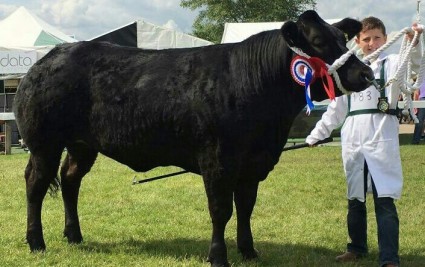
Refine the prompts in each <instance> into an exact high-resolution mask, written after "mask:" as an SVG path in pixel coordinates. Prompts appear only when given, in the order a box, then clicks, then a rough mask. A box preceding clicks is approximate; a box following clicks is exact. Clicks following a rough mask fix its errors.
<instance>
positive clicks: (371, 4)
mask: <svg viewBox="0 0 425 267" xmlns="http://www.w3.org/2000/svg"><path fill="white" fill-rule="evenodd" d="M316 2H317V11H318V13H319V15H320V16H321V17H322V18H325V19H333V18H343V17H357V18H359V19H362V18H363V17H366V16H370V15H373V16H377V17H379V18H381V19H382V20H383V21H384V23H385V24H386V26H387V30H388V32H391V31H399V30H401V29H403V28H404V27H407V26H410V25H411V23H412V22H413V20H414V19H415V18H416V4H417V1H416V0H404V1H401V0H373V1H372V0H344V1H338V0H318V1H316ZM422 2H423V3H422V8H421V14H425V13H424V12H423V11H422V10H425V0H424V1H422ZM19 6H25V7H26V8H27V9H28V10H30V11H32V12H33V13H35V14H36V15H38V16H39V17H40V18H41V19H43V20H44V21H46V22H47V23H49V24H51V25H53V26H55V27H57V28H58V29H59V30H61V31H62V32H64V33H66V34H69V35H74V36H75V38H76V39H78V40H85V39H89V38H91V37H94V36H97V35H100V34H102V33H105V32H107V31H110V30H112V29H115V28H118V27H120V26H122V25H125V24H128V23H130V22H132V21H134V20H137V19H143V20H146V21H148V22H151V23H154V24H157V25H165V24H168V25H169V26H171V27H173V28H175V29H178V30H180V31H183V32H186V33H190V32H191V31H192V23H193V20H194V18H195V17H196V15H197V13H196V12H192V11H190V10H188V9H183V8H181V7H180V0H120V1H118V0H2V1H1V2H0V20H1V19H4V18H5V17H7V16H8V15H9V14H11V13H12V12H13V11H14V10H16V9H17V8H18V7H19ZM422 20H423V23H424V24H425V17H424V18H422Z"/></svg>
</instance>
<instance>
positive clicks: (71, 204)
mask: <svg viewBox="0 0 425 267" xmlns="http://www.w3.org/2000/svg"><path fill="white" fill-rule="evenodd" d="M67 149H68V153H67V155H66V157H65V159H64V161H63V163H62V168H61V186H62V199H63V202H64V206H65V228H64V231H63V234H64V236H65V237H66V238H67V239H68V243H70V244H72V243H81V242H82V241H83V236H82V234H81V229H80V221H79V218H78V207H77V206H78V195H79V191H80V185H81V180H82V179H83V177H84V175H85V174H86V173H88V172H89V171H90V168H91V167H92V166H93V163H94V161H95V160H96V156H97V152H96V151H93V150H92V149H90V148H88V147H87V146H86V145H85V144H84V143H75V144H73V145H71V146H68V147H67Z"/></svg>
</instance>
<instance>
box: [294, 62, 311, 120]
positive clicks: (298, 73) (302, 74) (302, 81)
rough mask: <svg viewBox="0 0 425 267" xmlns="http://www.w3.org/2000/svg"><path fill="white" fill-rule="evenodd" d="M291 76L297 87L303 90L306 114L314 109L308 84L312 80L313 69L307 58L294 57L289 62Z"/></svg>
mask: <svg viewBox="0 0 425 267" xmlns="http://www.w3.org/2000/svg"><path fill="white" fill-rule="evenodd" d="M291 76H292V78H293V79H294V80H295V82H297V83H298V84H299V85H301V86H304V88H305V100H306V102H307V114H310V111H311V110H312V109H313V108H314V104H313V101H312V100H311V92H310V84H311V83H312V82H313V80H314V68H313V67H312V65H311V64H310V62H309V61H308V59H307V58H305V57H301V56H295V57H294V58H293V59H292V62H291Z"/></svg>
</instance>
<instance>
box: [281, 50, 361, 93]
mask: <svg viewBox="0 0 425 267" xmlns="http://www.w3.org/2000/svg"><path fill="white" fill-rule="evenodd" d="M288 46H289V48H290V49H291V50H292V51H293V52H294V53H295V54H297V55H299V56H302V57H305V58H307V59H309V58H311V57H310V56H309V55H307V54H306V53H304V51H302V50H301V49H300V48H298V47H292V46H290V45H288ZM353 54H354V51H352V50H348V51H347V52H346V53H345V54H343V55H342V56H341V57H339V58H338V59H336V60H335V61H334V63H332V65H329V64H327V63H325V64H326V67H327V68H328V74H329V75H332V76H333V77H334V79H335V82H336V86H337V87H338V89H339V90H340V91H341V92H342V93H344V94H349V93H350V92H349V91H348V90H347V89H345V88H344V86H343V85H342V83H341V79H340V78H339V75H338V72H337V69H339V68H340V67H341V66H342V65H344V64H345V62H347V60H348V58H349V57H350V56H351V55H353Z"/></svg>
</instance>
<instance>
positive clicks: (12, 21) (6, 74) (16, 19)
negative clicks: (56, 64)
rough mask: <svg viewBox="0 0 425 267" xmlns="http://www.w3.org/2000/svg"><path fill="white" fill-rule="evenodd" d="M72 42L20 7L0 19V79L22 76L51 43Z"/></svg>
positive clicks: (49, 48) (46, 50)
mask: <svg viewBox="0 0 425 267" xmlns="http://www.w3.org/2000/svg"><path fill="white" fill-rule="evenodd" d="M76 41H77V40H76V39H74V38H72V37H70V36H68V35H66V34H64V33H62V32H61V31H59V30H58V29H56V28H55V27H53V26H51V25H50V24H48V23H47V22H45V21H44V20H42V19H40V18H39V17H37V16H36V15H35V14H33V13H32V12H30V11H28V10H27V9H26V8H25V7H23V6H21V7H19V8H18V9H17V10H16V11H15V12H13V13H12V14H10V15H9V16H8V17H7V18H5V19H3V20H2V21H0V79H9V78H11V76H10V75H11V74H17V75H18V76H22V75H23V74H25V73H26V72H27V71H28V69H29V68H30V67H31V66H32V65H33V64H34V63H35V62H36V61H37V60H38V59H40V58H41V57H43V56H44V55H45V54H46V53H47V52H49V51H50V50H51V49H52V48H53V47H54V46H55V45H57V44H60V43H71V42H76ZM19 74H20V75H19ZM14 76H16V75H14Z"/></svg>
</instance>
